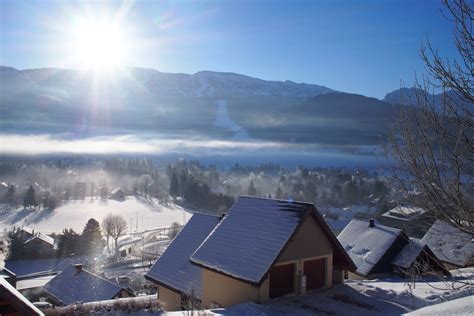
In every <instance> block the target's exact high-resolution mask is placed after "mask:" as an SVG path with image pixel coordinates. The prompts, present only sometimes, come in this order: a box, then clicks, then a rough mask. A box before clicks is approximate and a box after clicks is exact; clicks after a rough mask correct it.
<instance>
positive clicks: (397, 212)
mask: <svg viewBox="0 0 474 316" xmlns="http://www.w3.org/2000/svg"><path fill="white" fill-rule="evenodd" d="M425 213H426V211H425V210H424V209H422V208H420V207H407V206H397V207H395V208H393V209H391V210H390V211H388V212H386V213H384V214H382V216H384V217H391V218H396V219H399V220H402V221H410V220H413V219H416V218H418V217H420V216H421V215H423V214H425Z"/></svg>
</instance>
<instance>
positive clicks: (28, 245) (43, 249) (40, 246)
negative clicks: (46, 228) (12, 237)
mask: <svg viewBox="0 0 474 316" xmlns="http://www.w3.org/2000/svg"><path fill="white" fill-rule="evenodd" d="M23 245H24V246H25V249H26V250H27V251H29V252H30V253H33V254H36V255H39V256H48V255H52V254H53V253H54V250H55V249H54V238H52V237H50V236H48V235H45V234H43V233H40V232H36V233H33V235H32V236H31V237H30V238H28V239H26V240H25V242H24V243H23Z"/></svg>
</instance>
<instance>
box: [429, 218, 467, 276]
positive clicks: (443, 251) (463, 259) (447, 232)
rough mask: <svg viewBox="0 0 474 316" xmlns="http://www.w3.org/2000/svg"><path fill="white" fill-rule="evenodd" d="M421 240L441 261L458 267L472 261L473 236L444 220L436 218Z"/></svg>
mask: <svg viewBox="0 0 474 316" xmlns="http://www.w3.org/2000/svg"><path fill="white" fill-rule="evenodd" d="M421 241H422V242H423V243H425V244H427V245H428V246H429V247H430V248H431V250H432V251H433V252H434V254H435V255H436V256H437V257H438V259H439V260H441V261H444V262H448V263H451V264H454V265H456V266H460V267H464V266H467V265H468V264H472V262H473V261H474V240H473V236H470V235H469V234H467V233H464V232H462V231H460V230H459V229H457V228H456V227H454V226H451V225H450V224H448V223H446V222H443V221H440V220H437V221H436V222H435V223H434V224H433V226H431V227H430V229H429V230H428V231H427V232H426V234H425V236H423V238H422V239H421Z"/></svg>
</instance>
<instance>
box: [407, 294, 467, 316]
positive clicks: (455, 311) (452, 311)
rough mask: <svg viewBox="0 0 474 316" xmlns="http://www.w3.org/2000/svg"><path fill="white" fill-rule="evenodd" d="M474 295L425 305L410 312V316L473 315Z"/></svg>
mask: <svg viewBox="0 0 474 316" xmlns="http://www.w3.org/2000/svg"><path fill="white" fill-rule="evenodd" d="M473 314H474V296H472V295H471V296H466V297H463V298H458V299H457V300H452V301H447V302H444V303H441V304H436V305H432V306H428V307H423V308H420V309H417V310H416V311H413V312H411V313H408V314H407V315H410V316H422V315H423V316H425V315H426V316H428V315H430V316H447V315H458V316H460V315H466V316H467V315H473Z"/></svg>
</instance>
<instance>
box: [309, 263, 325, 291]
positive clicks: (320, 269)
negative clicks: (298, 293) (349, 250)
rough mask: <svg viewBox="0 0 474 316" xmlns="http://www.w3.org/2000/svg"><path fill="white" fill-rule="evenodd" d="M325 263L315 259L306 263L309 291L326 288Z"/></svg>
mask: <svg viewBox="0 0 474 316" xmlns="http://www.w3.org/2000/svg"><path fill="white" fill-rule="evenodd" d="M325 263H326V262H325V259H315V260H308V261H305V262H304V274H305V275H306V289H307V290H315V289H320V288H322V287H323V286H324V274H325V270H326V264H325Z"/></svg>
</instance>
